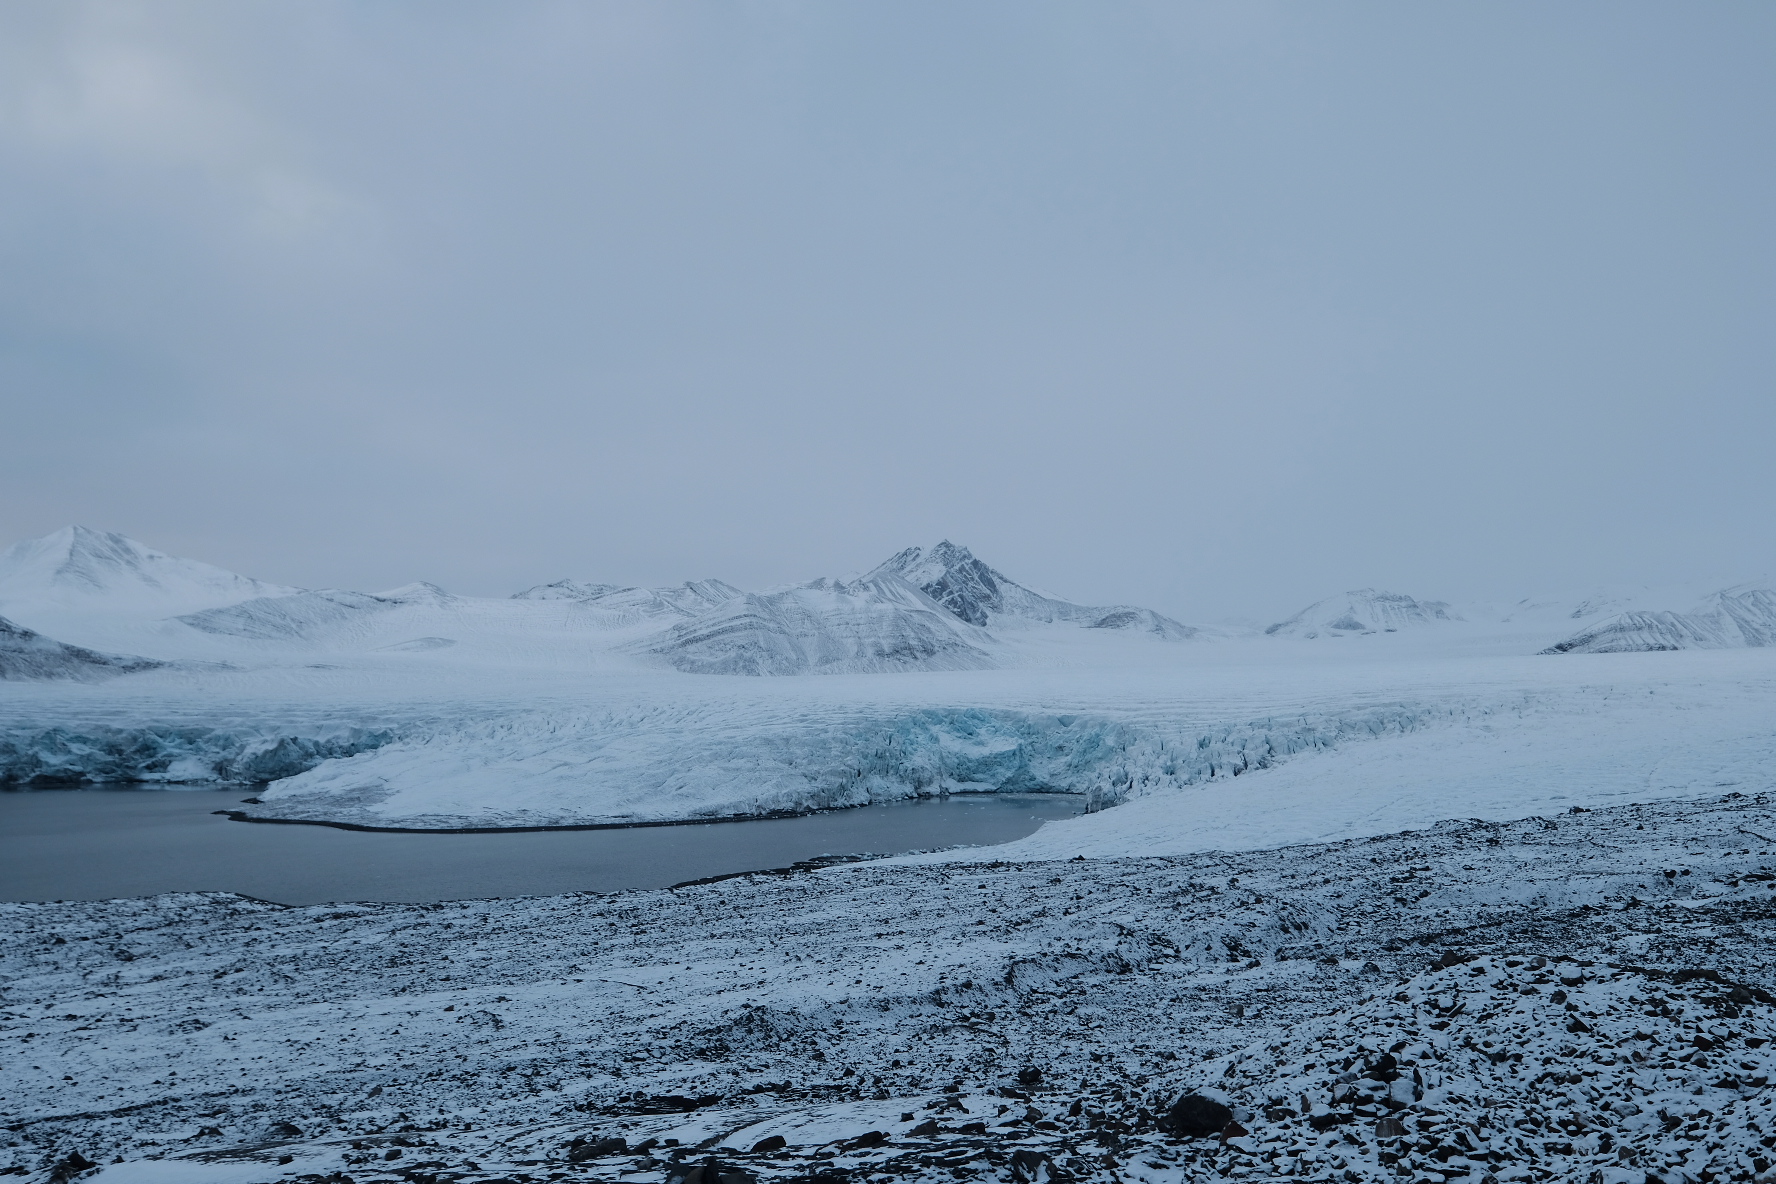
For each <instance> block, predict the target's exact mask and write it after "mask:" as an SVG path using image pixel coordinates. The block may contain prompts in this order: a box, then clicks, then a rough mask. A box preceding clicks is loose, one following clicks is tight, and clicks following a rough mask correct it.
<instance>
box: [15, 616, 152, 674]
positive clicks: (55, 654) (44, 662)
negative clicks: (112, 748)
mask: <svg viewBox="0 0 1776 1184" xmlns="http://www.w3.org/2000/svg"><path fill="white" fill-rule="evenodd" d="M165 664H166V663H164V662H156V661H154V660H153V659H151V658H131V657H124V656H121V655H118V654H101V653H99V652H98V651H97V650H89V649H83V648H82V647H80V646H77V645H67V644H65V643H64V642H60V641H55V640H53V639H51V638H48V637H45V636H43V635H42V634H41V633H37V632H35V631H33V630H30V629H26V628H25V627H24V626H22V625H15V624H13V623H12V622H11V621H8V620H7V619H6V618H5V617H0V679H16V680H28V679H49V678H67V679H76V680H80V681H91V680H94V679H100V678H115V677H117V676H118V675H120V674H130V673H133V672H135V671H138V670H153V669H154V668H155V667H157V666H164V665H165Z"/></svg>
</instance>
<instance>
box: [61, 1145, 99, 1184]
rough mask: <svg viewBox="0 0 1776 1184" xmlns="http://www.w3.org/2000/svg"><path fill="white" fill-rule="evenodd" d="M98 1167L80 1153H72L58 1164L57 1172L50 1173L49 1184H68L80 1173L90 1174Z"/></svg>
mask: <svg viewBox="0 0 1776 1184" xmlns="http://www.w3.org/2000/svg"><path fill="white" fill-rule="evenodd" d="M98 1166H99V1165H98V1164H96V1163H94V1162H93V1161H92V1160H90V1159H88V1158H87V1157H86V1156H84V1155H82V1154H80V1152H78V1151H70V1152H68V1155H67V1158H65V1159H63V1160H62V1162H61V1163H58V1164H56V1166H55V1170H54V1171H52V1172H50V1173H49V1184H68V1181H69V1180H72V1179H73V1178H74V1177H76V1176H78V1175H79V1174H80V1173H82V1172H90V1171H92V1170H93V1169H94V1168H96V1167H98Z"/></svg>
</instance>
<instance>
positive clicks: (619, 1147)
mask: <svg viewBox="0 0 1776 1184" xmlns="http://www.w3.org/2000/svg"><path fill="white" fill-rule="evenodd" d="M627 1154H629V1144H628V1143H627V1142H626V1141H625V1140H624V1139H622V1138H621V1137H619V1136H612V1137H610V1138H605V1139H588V1138H586V1137H585V1136H583V1135H582V1136H581V1137H579V1138H577V1139H575V1140H574V1141H573V1142H572V1143H570V1144H569V1145H568V1149H567V1161H568V1162H569V1163H585V1162H586V1161H587V1160H589V1159H602V1158H604V1157H605V1156H607V1155H627Z"/></svg>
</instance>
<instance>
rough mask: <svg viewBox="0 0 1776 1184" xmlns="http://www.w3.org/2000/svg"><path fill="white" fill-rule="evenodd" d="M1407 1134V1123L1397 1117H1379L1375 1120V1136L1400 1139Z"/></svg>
mask: <svg viewBox="0 0 1776 1184" xmlns="http://www.w3.org/2000/svg"><path fill="white" fill-rule="evenodd" d="M1405 1134H1406V1124H1405V1123H1403V1122H1401V1121H1400V1120H1399V1119H1397V1118H1378V1119H1376V1120H1375V1137H1376V1138H1378V1139H1398V1138H1401V1137H1402V1136H1404V1135H1405Z"/></svg>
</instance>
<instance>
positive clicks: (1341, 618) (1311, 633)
mask: <svg viewBox="0 0 1776 1184" xmlns="http://www.w3.org/2000/svg"><path fill="white" fill-rule="evenodd" d="M1461 619H1462V618H1461V617H1460V616H1458V615H1457V614H1456V613H1455V611H1454V610H1453V609H1451V608H1450V607H1449V605H1447V604H1445V603H1444V602H1443V601H1441V600H1416V599H1414V598H1413V597H1411V596H1407V595H1404V594H1403V593H1400V592H1383V591H1380V590H1378V589H1375V588H1358V589H1356V590H1355V591H1352V592H1346V593H1343V594H1342V595H1339V596H1329V597H1327V598H1326V599H1325V600H1319V601H1315V602H1314V603H1313V604H1310V605H1308V606H1307V607H1306V608H1304V609H1302V610H1301V611H1300V612H1298V613H1296V614H1295V615H1294V616H1292V617H1290V618H1289V619H1288V620H1286V621H1278V622H1277V623H1276V624H1274V625H1272V626H1270V627H1269V628H1267V629H1266V630H1265V631H1264V632H1265V633H1267V634H1270V635H1271V636H1283V637H1304V638H1315V637H1319V636H1321V635H1322V634H1324V635H1326V636H1331V637H1340V636H1344V635H1346V634H1351V633H1356V634H1363V633H1381V632H1385V633H1395V632H1398V631H1399V630H1401V629H1409V628H1416V627H1418V626H1422V625H1430V624H1433V623H1435V622H1438V621H1459V620H1461Z"/></svg>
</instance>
